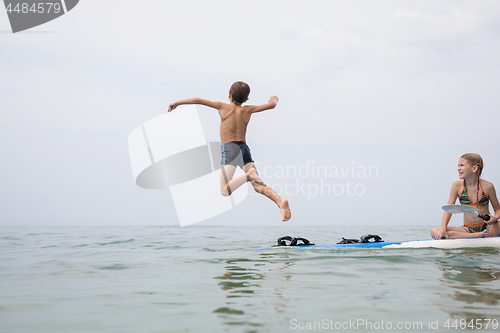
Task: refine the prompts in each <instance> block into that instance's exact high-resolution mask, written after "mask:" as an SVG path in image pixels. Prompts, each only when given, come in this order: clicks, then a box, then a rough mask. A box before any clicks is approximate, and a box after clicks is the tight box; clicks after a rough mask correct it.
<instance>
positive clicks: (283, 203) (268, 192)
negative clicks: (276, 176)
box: [243, 162, 292, 221]
mask: <svg viewBox="0 0 500 333" xmlns="http://www.w3.org/2000/svg"><path fill="white" fill-rule="evenodd" d="M243 170H244V171H245V172H246V174H247V175H253V174H254V173H255V175H257V177H258V173H257V168H256V167H255V164H254V163H252V162H250V163H247V164H245V166H244V167H243ZM259 179H260V178H259ZM251 184H252V186H253V189H254V190H255V192H257V193H260V194H263V195H265V196H266V197H268V198H269V199H271V200H272V201H274V203H276V204H277V205H278V207H279V208H280V211H281V218H282V220H283V221H288V220H289V219H290V217H292V213H291V212H290V207H289V206H288V200H284V199H281V197H280V196H279V195H278V193H276V191H274V190H273V189H272V188H270V187H267V186H263V185H261V184H259V183H258V182H256V181H252V182H251Z"/></svg>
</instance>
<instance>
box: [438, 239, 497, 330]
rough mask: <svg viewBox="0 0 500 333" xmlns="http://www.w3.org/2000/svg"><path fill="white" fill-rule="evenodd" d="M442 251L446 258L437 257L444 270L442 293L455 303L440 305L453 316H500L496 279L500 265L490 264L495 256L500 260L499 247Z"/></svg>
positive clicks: (468, 317) (456, 317)
mask: <svg viewBox="0 0 500 333" xmlns="http://www.w3.org/2000/svg"><path fill="white" fill-rule="evenodd" d="M443 253H444V257H442V258H439V259H437V260H436V263H437V265H438V267H439V270H441V271H442V273H443V278H442V279H441V280H440V283H441V285H442V286H443V287H445V288H446V289H445V290H443V291H444V293H443V294H442V295H446V296H447V297H449V298H450V299H451V300H453V301H454V302H452V303H446V304H447V305H445V306H441V308H442V309H443V310H444V311H446V312H448V313H449V314H450V316H451V318H453V319H466V320H467V321H469V320H472V319H495V318H496V319H498V318H500V313H499V310H500V307H499V305H500V285H499V284H498V282H495V281H497V280H498V279H500V268H499V267H498V265H491V259H492V258H493V259H494V261H495V262H499V261H498V260H499V259H500V257H499V254H500V249H496V248H491V249H490V248H482V249H464V250H448V251H443ZM450 291H451V292H450ZM449 304H452V305H449ZM457 304H458V305H460V307H459V306H457Z"/></svg>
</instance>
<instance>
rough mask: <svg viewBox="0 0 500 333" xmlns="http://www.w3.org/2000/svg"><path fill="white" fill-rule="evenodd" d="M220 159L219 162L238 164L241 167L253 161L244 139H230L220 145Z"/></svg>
mask: <svg viewBox="0 0 500 333" xmlns="http://www.w3.org/2000/svg"><path fill="white" fill-rule="evenodd" d="M220 151H221V154H222V161H221V162H220V164H222V165H226V164H230V165H234V166H236V165H239V166H240V167H241V168H243V166H244V165H245V164H247V163H251V162H253V160H252V155H251V154H250V148H248V146H247V144H246V143H245V142H244V141H230V142H226V143H224V144H223V145H222V146H221V147H220Z"/></svg>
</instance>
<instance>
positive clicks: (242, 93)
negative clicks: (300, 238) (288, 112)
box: [167, 81, 292, 222]
mask: <svg viewBox="0 0 500 333" xmlns="http://www.w3.org/2000/svg"><path fill="white" fill-rule="evenodd" d="M249 94H250V87H249V86H248V84H246V83H245V82H240V81H238V82H235V83H233V84H232V85H231V88H230V89H229V104H226V103H222V102H212V101H207V100H205V99H201V98H187V99H182V100H180V101H177V102H174V103H171V104H170V105H169V106H168V111H167V112H171V111H172V110H173V109H175V108H176V107H178V106H179V105H182V104H201V105H205V106H208V107H211V108H214V109H217V110H218V111H219V116H220V119H221V122H220V139H221V142H223V144H222V147H221V153H222V161H221V164H222V165H221V169H220V171H221V173H220V175H221V177H220V189H221V193H222V195H223V196H229V195H231V193H233V192H234V191H235V190H236V189H237V188H238V187H240V186H241V185H243V184H244V183H246V182H248V181H250V182H251V184H252V186H253V188H254V190H255V191H256V192H257V193H260V194H263V195H265V196H266V197H268V198H269V199H271V200H272V201H274V202H275V203H276V204H277V205H278V207H279V209H280V211H281V219H282V220H283V222H284V221H288V220H289V219H290V217H291V216H292V214H291V212H290V207H288V201H287V200H284V199H281V198H280V196H279V195H278V194H277V193H276V192H275V191H274V190H273V189H272V188H270V187H267V186H266V184H264V182H263V181H262V180H261V179H260V177H259V174H258V173H257V168H256V167H255V164H254V163H253V162H254V161H253V160H252V155H251V154H250V148H248V146H247V144H246V139H245V134H246V132H247V126H248V122H249V121H250V116H251V115H252V113H255V112H261V111H265V110H270V109H274V108H275V107H276V105H277V104H278V97H276V96H272V97H271V98H270V99H269V103H267V104H262V105H258V106H254V105H245V106H242V104H243V103H245V102H246V101H247V100H248V95H249ZM237 165H238V166H240V167H241V168H242V169H243V170H244V171H245V174H244V175H241V176H239V177H236V178H234V179H233V176H234V172H235V171H236V166H237Z"/></svg>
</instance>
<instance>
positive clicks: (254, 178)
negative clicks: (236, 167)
mask: <svg viewBox="0 0 500 333" xmlns="http://www.w3.org/2000/svg"><path fill="white" fill-rule="evenodd" d="M247 181H249V182H254V183H256V184H259V185H262V186H267V185H266V184H265V183H264V182H263V181H262V179H260V177H259V175H258V174H257V170H255V169H254V168H251V169H250V170H248V171H247Z"/></svg>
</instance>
